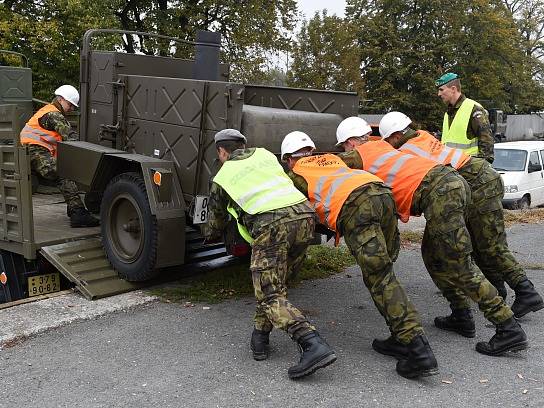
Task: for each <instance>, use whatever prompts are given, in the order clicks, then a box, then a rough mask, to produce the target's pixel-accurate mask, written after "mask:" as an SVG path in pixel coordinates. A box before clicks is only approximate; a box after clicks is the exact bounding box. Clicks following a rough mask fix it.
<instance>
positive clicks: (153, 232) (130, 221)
mask: <svg viewBox="0 0 544 408" xmlns="http://www.w3.org/2000/svg"><path fill="white" fill-rule="evenodd" d="M100 223H101V229H102V244H103V245H104V249H105V251H106V255H107V256H108V259H109V261H110V263H111V264H112V266H113V267H114V269H115V270H116V271H117V272H118V273H119V276H121V277H122V278H123V279H126V280H127V281H131V282H140V281H145V280H148V279H151V278H153V277H154V276H156V275H157V274H158V270H156V269H155V263H156V259H157V239H158V238H157V237H158V227H157V219H156V218H155V216H154V215H153V214H151V208H150V207H149V201H148V199H147V192H146V189H145V183H144V180H143V179H142V177H141V175H140V174H138V173H123V174H120V175H118V176H116V177H114V178H113V179H112V180H111V181H110V182H109V184H108V186H107V187H106V190H105V191H104V197H103V198H102V204H101V206H100Z"/></svg>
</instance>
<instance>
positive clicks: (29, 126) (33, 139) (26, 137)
mask: <svg viewBox="0 0 544 408" xmlns="http://www.w3.org/2000/svg"><path fill="white" fill-rule="evenodd" d="M49 112H60V111H59V110H58V109H57V108H56V107H55V105H53V104H49V105H45V106H44V107H43V108H41V109H40V110H39V111H38V112H36V113H35V114H34V116H32V117H31V118H30V119H29V120H28V122H26V125H25V127H24V128H23V130H21V144H36V145H40V146H43V147H45V148H46V149H47V150H49V151H50V152H51V154H52V155H53V157H57V142H62V136H61V135H60V134H59V133H57V132H55V131H53V130H47V129H44V128H42V127H41V126H40V122H39V121H38V119H40V118H41V117H42V116H43V115H45V114H47V113H49Z"/></svg>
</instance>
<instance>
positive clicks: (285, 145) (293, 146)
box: [281, 130, 315, 160]
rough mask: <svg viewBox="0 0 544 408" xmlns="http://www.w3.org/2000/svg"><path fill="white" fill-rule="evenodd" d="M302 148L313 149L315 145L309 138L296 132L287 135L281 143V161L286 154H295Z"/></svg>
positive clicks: (302, 133)
mask: <svg viewBox="0 0 544 408" xmlns="http://www.w3.org/2000/svg"><path fill="white" fill-rule="evenodd" d="M304 147H311V148H312V149H315V144H314V142H313V140H312V139H311V138H310V136H308V135H307V134H306V133H304V132H299V131H298V130H296V131H294V132H291V133H289V134H287V135H286V136H285V137H284V138H283V141H282V142H281V159H282V160H283V158H284V156H285V155H286V154H292V153H295V152H296V151H298V150H300V149H302V148H304Z"/></svg>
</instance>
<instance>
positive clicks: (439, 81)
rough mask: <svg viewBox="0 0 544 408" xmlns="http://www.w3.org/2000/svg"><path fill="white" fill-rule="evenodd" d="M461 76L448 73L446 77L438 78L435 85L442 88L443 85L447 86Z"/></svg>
mask: <svg viewBox="0 0 544 408" xmlns="http://www.w3.org/2000/svg"><path fill="white" fill-rule="evenodd" d="M458 78H459V75H457V74H456V73H453V72H447V73H445V74H444V75H442V76H441V77H440V78H438V79H437V80H436V81H434V83H435V84H436V86H437V87H441V86H442V85H446V84H447V83H448V82H451V81H453V80H454V79H458Z"/></svg>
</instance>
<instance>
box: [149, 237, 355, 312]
mask: <svg viewBox="0 0 544 408" xmlns="http://www.w3.org/2000/svg"><path fill="white" fill-rule="evenodd" d="M354 263H355V259H354V258H353V257H352V256H351V254H350V253H349V251H348V249H347V248H346V247H344V246H341V247H338V248H334V247H329V246H323V245H318V246H311V247H310V248H308V256H307V259H306V261H305V262H304V264H303V266H302V268H301V270H300V271H299V273H298V275H297V277H296V279H294V280H293V281H291V282H289V286H290V287H293V286H296V285H297V284H299V283H300V282H301V281H303V280H308V279H324V278H327V277H329V276H331V275H334V274H337V273H340V272H342V271H343V270H344V269H345V268H346V267H348V266H350V265H353V264H354ZM151 293H152V294H154V295H156V296H159V297H161V298H162V299H164V300H167V301H170V302H181V301H189V302H208V303H218V302H221V301H223V300H226V299H233V298H234V299H238V298H240V297H243V296H251V295H252V294H253V284H252V282H251V275H250V273H249V271H248V266H247V265H245V264H244V265H236V266H230V267H227V268H222V269H220V270H215V271H212V272H209V273H207V274H205V275H203V276H200V277H198V278H196V279H194V280H192V281H191V282H188V283H187V282H185V283H183V284H181V283H180V284H177V285H173V286H172V285H168V286H166V287H161V288H158V289H154V290H152V291H151Z"/></svg>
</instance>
